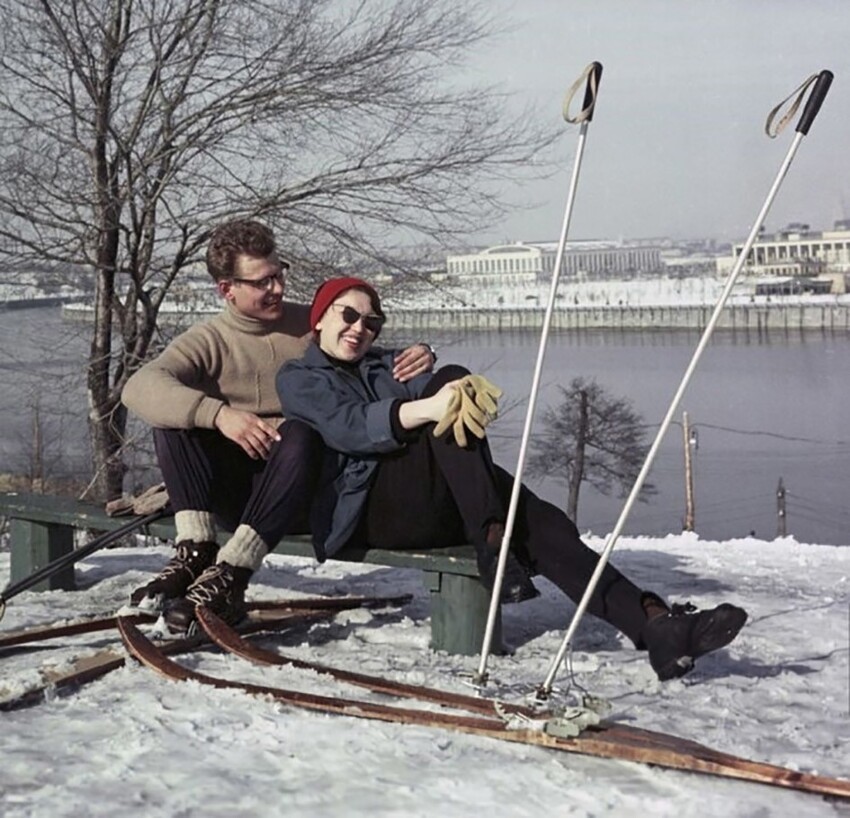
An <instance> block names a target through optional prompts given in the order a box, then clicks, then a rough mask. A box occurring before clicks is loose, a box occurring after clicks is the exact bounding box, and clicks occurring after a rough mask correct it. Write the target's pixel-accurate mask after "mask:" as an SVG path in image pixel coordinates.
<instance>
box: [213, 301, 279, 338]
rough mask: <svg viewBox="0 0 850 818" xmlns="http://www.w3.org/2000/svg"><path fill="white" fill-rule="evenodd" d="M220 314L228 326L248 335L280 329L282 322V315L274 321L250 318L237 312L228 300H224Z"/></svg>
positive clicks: (263, 333) (262, 333)
mask: <svg viewBox="0 0 850 818" xmlns="http://www.w3.org/2000/svg"><path fill="white" fill-rule="evenodd" d="M222 316H223V317H224V320H225V321H226V322H227V323H228V324H230V326H232V327H234V328H235V329H237V330H239V331H240V332H244V333H247V334H248V335H265V334H267V333H269V332H273V331H274V330H277V329H280V328H281V327H282V325H283V322H284V317H281V318H278V319H276V320H274V321H262V320H260V319H259V318H251V317H250V316H248V315H245V314H244V313H241V312H239V310H237V309H236V307H234V306H233V305H232V304H231V303H230V302H229V301H226V302H225V304H224V311H223V313H222Z"/></svg>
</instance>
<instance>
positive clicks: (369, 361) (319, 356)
mask: <svg viewBox="0 0 850 818" xmlns="http://www.w3.org/2000/svg"><path fill="white" fill-rule="evenodd" d="M394 357H395V352H388V351H386V350H382V349H376V348H373V349H371V350H370V351H369V352H367V353H366V355H365V356H364V357H363V358H362V359H361V361H360V362H359V364H357V365H353V366H351V367H347V366H344V365H340V364H339V363H336V362H334V361H332V360H331V359H330V358H328V357H327V356H326V355H325V354H324V353H323V352H322V351H321V350H320V349H319V347H318V346H316V344H315V342H314V343H312V344H310V346H309V347H307V351H306V353H305V354H304V357H303V358H302V359H300V360H296V361H289V362H288V363H286V364H284V366H283V367H282V368H281V370H280V372H278V375H277V392H278V395H279V397H280V402H281V406H282V407H283V414H284V416H285V417H286V418H288V419H295V420H301V421H303V422H304V423H306V424H308V425H309V426H310V427H312V428H313V429H315V430H316V431H317V432H319V434H321V436H322V438H323V439H324V441H325V444H326V445H327V446H328V447H329V449H331V450H333V451H328V452H327V453H326V455H325V462H324V464H323V469H322V476H321V478H320V486H319V491H318V495H317V497H316V499H315V502H314V503H313V506H312V510H311V525H312V531H313V546H314V548H315V550H316V558H317V559H318V560H319V561H320V562H324V560H325V559H327V558H328V557H330V556H333V554H335V553H336V552H337V551H339V550H340V549H341V548H342V547H343V546H345V545H346V543H348V541H349V540H350V539H351V537H352V535H353V534H354V531H355V529H356V528H357V524H358V522H359V520H360V516H361V514H362V513H363V510H364V508H365V505H366V499H367V497H368V495H369V490H370V489H371V487H372V483H373V481H374V477H375V470H376V469H377V466H378V463H379V462H380V458H381V455H383V454H386V453H388V452H393V451H396V450H397V449H400V448H402V447H403V446H404V445H405V444H404V442H402V441H399V440H398V439H396V437H395V435H394V434H393V428H392V423H391V420H390V418H391V413H392V407H393V404H394V403H395V402H396V401H399V400H401V401H407V400H415V399H416V398H418V397H419V396H420V395H421V394H422V391H423V389H424V388H425V385H426V384H427V383H428V381H429V380H430V379H431V373H425V374H422V375H417V376H416V377H415V378H413V379H412V380H410V381H408V382H407V383H399V382H398V381H397V380H395V378H393V375H392V369H393V358H394Z"/></svg>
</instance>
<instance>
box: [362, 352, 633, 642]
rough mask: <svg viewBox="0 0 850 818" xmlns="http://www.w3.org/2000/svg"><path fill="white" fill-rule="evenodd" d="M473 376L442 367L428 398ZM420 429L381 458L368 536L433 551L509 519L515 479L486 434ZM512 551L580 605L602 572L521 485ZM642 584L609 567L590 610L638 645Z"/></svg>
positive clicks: (565, 525) (564, 522) (475, 538)
mask: <svg viewBox="0 0 850 818" xmlns="http://www.w3.org/2000/svg"><path fill="white" fill-rule="evenodd" d="M465 374H468V373H467V371H466V370H465V369H463V368H462V367H456V366H450V367H444V368H443V369H441V370H440V371H439V372H438V373H437V374H436V375H435V376H434V377H433V378H432V379H431V381H430V382H429V384H428V388H427V390H426V392H425V396H427V395H430V394H433V393H434V392H436V391H437V390H438V389H439V388H440V387H441V386H442V385H443V384H445V383H447V382H448V381H450V380H454V379H456V378H459V377H463V375H465ZM433 428H434V426H433V424H428V425H426V426H424V427H422V428H421V429H420V430H419V431H418V433H417V434H416V436H415V437H414V438H413V439H412V440H411V442H410V443H409V445H408V446H406V447H405V448H404V449H403V450H401V451H399V452H396V453H394V454H393V455H391V456H387V457H384V458H382V460H381V464H380V466H379V467H378V472H377V475H376V478H375V483H374V485H373V488H372V490H371V492H370V495H369V502H368V505H367V509H366V514H365V515H364V525H363V529H362V532H361V533H362V536H363V537H364V538H365V541H366V542H367V543H369V544H370V545H372V546H375V547H379V548H380V547H384V548H393V547H394V548H404V547H407V548H431V547H437V546H448V545H459V544H461V543H463V542H470V541H472V542H479V541H480V540H481V538H482V537H483V536H484V532H485V530H486V527H487V524H488V523H490V522H493V521H499V522H504V521H505V519H506V517H507V509H508V506H509V504H510V496H511V491H512V488H513V477H512V476H511V475H510V474H509V473H508V472H506V471H505V470H504V469H502V468H500V467H499V466H496V465H495V464H494V463H493V460H492V457H491V455H490V447H489V445H488V443H487V440H486V438H485V439H484V440H479V439H478V438H476V437H475V436H474V435H472V434H468V435H467V438H468V440H469V442H470V445H469V448H467V449H463V448H461V447H460V446H458V445H457V444H456V443H455V441H454V436H453V434H452V432H451V430H449V432H447V433H446V434H445V435H444V436H442V437H441V438H435V437H434V436H433V434H432V430H433ZM511 550H512V551H513V552H514V553H515V554H516V556H517V558H518V559H519V560H520V561H522V562H525V563H526V564H527V565H528V566H529V567H530V568H531V570H532V571H533V572H534V573H539V574H541V575H543V576H544V577H546V578H547V579H548V580H550V581H551V582H553V583H554V584H555V585H557V586H558V587H559V588H560V589H561V590H562V591H563V592H564V593H565V594H566V595H567V596H568V597H569V598H570V599H572V600H573V601H575V602H578V601H579V600H580V599H581V597H582V596H583V594H584V591H585V589H586V588H587V585H588V583H589V581H590V577H591V575H592V574H593V572H594V570H595V569H596V565H597V562H598V556H597V554H596V552H595V551H593V550H591V549H590V548H588V547H587V546H586V545H585V544H584V543H583V542H582V540H581V537H580V536H579V532H578V529H577V528H576V526H575V524H574V523H573V522H572V520H570V519H569V517H567V515H566V514H564V512H563V511H561V510H560V509H559V508H557V507H556V506H554V505H552V504H551V503H548V502H546V501H545V500H541V499H540V498H539V497H537V496H536V495H535V494H533V493H532V492H531V491H529V489H528V488H526V487H525V486H523V487H522V489H521V491H520V495H519V502H518V505H517V514H516V519H515V521H514V530H513V534H512V537H511ZM640 600H641V589H639V588H638V587H637V586H635V585H634V584H633V583H632V582H630V581H629V580H628V579H626V577H624V576H623V575H622V574H621V573H620V572H619V571H617V569H616V568H614V567H613V566H612V565H610V564H608V565H606V567H605V569H604V571H603V573H602V577H601V579H600V582H599V584H598V585H597V587H596V590H595V591H594V593H593V595H592V596H591V599H590V603H589V606H588V611H589V612H590V613H592V614H594V615H596V616H598V617H600V618H601V619H604V620H605V621H606V622H609V623H611V624H612V625H613V626H614V627H615V628H617V629H618V630H619V631H620V632H621V633H624V634H625V635H626V636H627V637H629V638H630V639H631V640H632V641H633V642H634V643H635V644H636V645H640V643H641V638H640V631H641V628H642V627H643V624H644V623H645V622H646V615H645V613H644V611H643V607H642V606H641V604H640Z"/></svg>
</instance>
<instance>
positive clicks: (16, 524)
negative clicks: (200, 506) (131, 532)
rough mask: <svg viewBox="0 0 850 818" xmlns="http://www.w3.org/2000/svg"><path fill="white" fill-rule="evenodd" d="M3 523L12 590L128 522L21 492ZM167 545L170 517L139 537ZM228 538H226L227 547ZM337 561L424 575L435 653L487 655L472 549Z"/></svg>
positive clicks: (370, 551)
mask: <svg viewBox="0 0 850 818" xmlns="http://www.w3.org/2000/svg"><path fill="white" fill-rule="evenodd" d="M0 516H2V517H6V518H8V519H9V521H10V526H9V531H10V543H11V571H10V583H13V582H17V581H19V580H21V579H24V578H25V577H27V576H29V575H30V574H32V573H33V572H34V571H36V570H38V569H39V568H42V567H43V566H45V565H46V564H47V563H49V562H52V561H53V560H55V559H57V558H58V557H61V556H63V555H64V554H67V553H69V552H70V551H72V550H73V548H74V530H75V529H88V530H91V531H95V532H100V531H104V532H105V531H114V530H116V529H118V528H120V527H121V526H123V525H125V524H126V523H127V522H128V521H129V520H130V519H132V518H128V517H110V516H108V515H107V514H106V512H105V511H104V510H103V509H102V508H100V507H99V506H96V505H92V504H90V503H83V502H79V501H77V500H74V499H72V498H68V497H54V496H50V495H44V494H25V493H22V492H9V493H2V492H0ZM138 533H139V534H149V535H151V536H154V537H159V538H161V539H163V540H173V539H174V535H175V530H174V521H173V519H172V518H171V517H164V518H162V519H161V520H157V521H156V522H153V523H150V524H148V525H146V526H144V528H142V529H140V530H139V531H138ZM226 539H227V534H226V533H225V532H222V533H221V534H220V535H219V541H220V542H221V543H222V544H223V543H224V541H225V540H226ZM274 550H275V551H276V552H277V553H279V554H287V555H289V556H294V557H308V558H313V557H314V554H313V548H312V545H311V544H310V538H309V536H306V535H298V536H288V537H285V538H284V539H282V540H281V541H280V542H279V543H278V544H277V546H276V547H275V549H274ZM335 559H338V560H340V561H343V562H362V563H368V564H370V565H386V566H389V567H392V568H418V569H419V570H420V571H422V572H423V574H424V580H425V587H426V588H427V589H428V591H429V594H430V601H431V646H432V647H433V648H434V649H435V650H444V651H447V652H448V653H457V654H463V655H467V656H474V655H476V654H477V653H478V652H479V651H480V649H481V643H482V641H483V638H484V630H485V628H486V624H487V613H488V610H489V605H490V595H489V593H488V592H487V590H486V589H485V588H484V586H483V585H482V584H481V581H480V579H479V574H478V567H477V564H476V561H475V553H474V550H473V548H472V546H469V545H464V546H457V547H452V548H435V549H434V550H431V551H407V550H405V551H392V550H385V549H378V548H367V549H346V551H345V553H344V554H340V555H338V556H337V557H335ZM75 587H76V586H75V581H74V566H73V565H70V566H68V567H67V568H64V569H62V570H61V571H59V572H58V573H56V574H54V575H53V576H51V577H49V578H48V579H46V580H44V581H43V582H41V583H39V584H38V585H35V586H33V590H74V588H75ZM492 644H493V645H494V649H495V650H497V651H498V650H500V649H501V645H502V636H501V611H500V612H499V616H498V617H497V619H496V623H495V628H494V632H493V642H492Z"/></svg>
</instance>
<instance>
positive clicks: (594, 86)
mask: <svg viewBox="0 0 850 818" xmlns="http://www.w3.org/2000/svg"><path fill="white" fill-rule="evenodd" d="M600 82H602V63H601V62H596V61H594V62H592V63H591V64H590V66H589V71H588V74H587V85H585V87H584V103H583V104H582V106H581V107H582V110H584V111H587V119H586V120H585V122H590V120H592V119H593V109H594V107H595V106H594V104H593V103H594V102H595V101H596V94H597V92H598V90H599V83H600ZM824 93H826V91H824Z"/></svg>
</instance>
